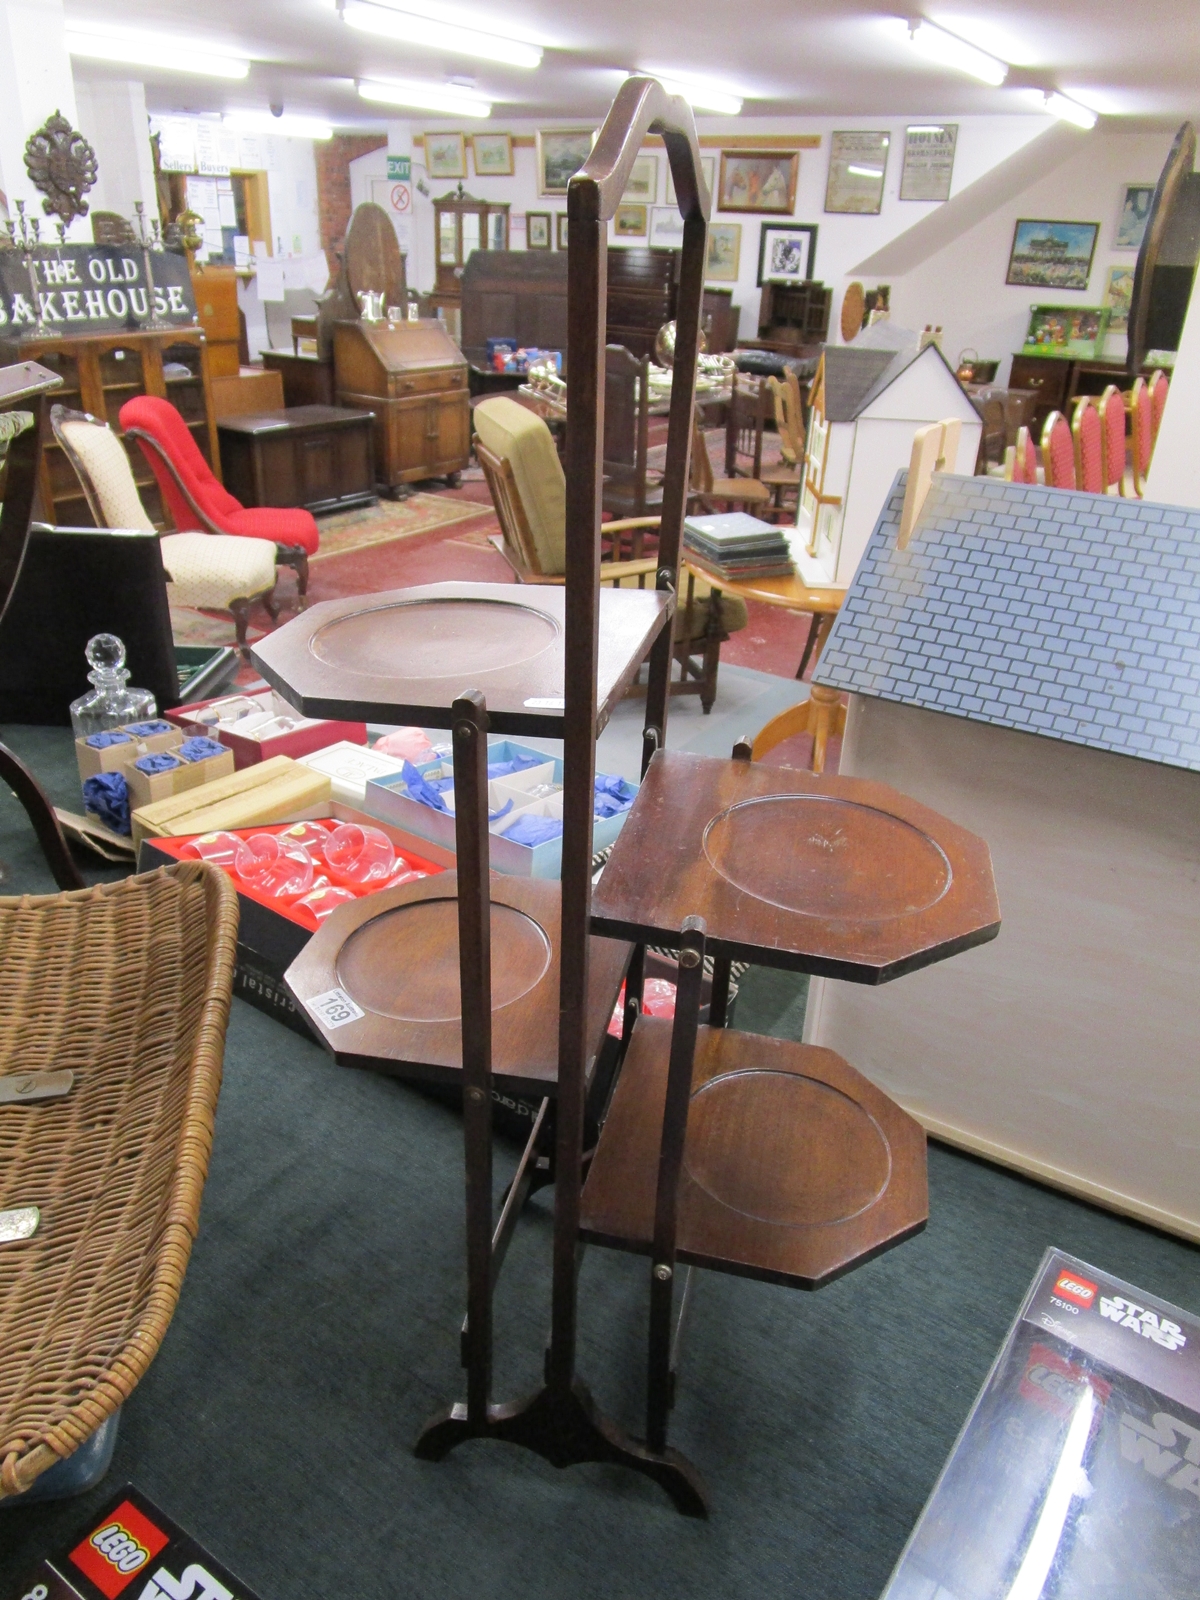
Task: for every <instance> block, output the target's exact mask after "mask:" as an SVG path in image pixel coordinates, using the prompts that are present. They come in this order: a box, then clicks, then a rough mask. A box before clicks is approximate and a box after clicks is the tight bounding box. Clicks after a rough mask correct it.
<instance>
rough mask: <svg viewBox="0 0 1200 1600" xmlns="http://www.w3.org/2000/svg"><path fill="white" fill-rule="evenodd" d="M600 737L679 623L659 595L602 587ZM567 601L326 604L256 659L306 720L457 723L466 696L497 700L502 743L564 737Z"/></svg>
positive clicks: (384, 599) (538, 592) (430, 591)
mask: <svg viewBox="0 0 1200 1600" xmlns="http://www.w3.org/2000/svg"><path fill="white" fill-rule="evenodd" d="M599 599H600V615H599V658H598V663H597V689H596V714H597V723H598V726H599V727H603V725H604V723H605V722H606V721H607V720H608V714H609V711H610V710H611V708H612V706H613V705H614V704H615V703H616V702H617V700H619V699H620V698H621V696H622V695H623V694H624V693H625V690H626V689H627V688H628V687H629V685H630V683H632V681H633V678H634V676H635V674H636V673H637V669H638V667H639V666H640V665H641V664H642V662H643V661H644V660H645V657H646V654H647V652H648V650H649V648H650V645H651V644H652V643H653V641H654V639H655V637H656V636H657V634H658V633H659V631H660V629H661V628H662V627H663V625H664V623H665V622H666V621H667V619H668V618H669V616H670V614H671V609H672V606H673V603H674V601H673V596H672V595H670V594H669V593H667V592H665V591H663V592H660V591H657V590H654V589H601V590H600V595H599ZM565 606H566V591H565V590H564V589H561V588H555V587H543V586H537V587H532V586H529V585H518V584H512V583H431V584H425V585H423V586H421V587H420V588H414V589H392V590H388V591H386V592H384V593H382V594H372V595H362V596H359V597H357V598H354V599H349V600H326V601H324V602H322V603H321V604H319V605H315V606H312V607H310V608H309V609H308V610H307V611H303V612H301V614H300V615H299V616H298V617H293V619H292V620H291V621H290V622H289V623H287V624H286V625H285V626H284V627H282V628H279V629H277V630H276V632H274V633H271V634H268V635H267V637H266V638H265V639H260V640H259V641H258V643H257V644H256V645H255V646H254V649H253V651H252V656H253V659H254V663H255V665H256V666H257V667H258V669H259V671H260V672H261V673H262V675H263V677H264V678H266V680H267V682H268V683H269V684H271V685H272V687H274V688H276V689H278V690H279V692H280V694H282V695H284V696H285V697H286V698H287V699H288V700H289V701H291V703H292V704H293V705H294V706H296V707H297V708H298V709H299V710H300V711H302V712H303V713H304V715H305V716H310V717H355V718H360V719H363V720H365V721H368V722H417V723H422V724H424V725H426V726H429V727H446V726H448V725H449V713H450V705H451V702H452V701H453V700H454V698H455V696H456V695H457V694H459V693H460V692H461V691H463V690H465V689H478V690H480V691H481V692H482V693H483V695H484V696H485V697H486V700H487V710H488V723H489V726H490V728H491V729H492V731H493V732H495V733H510V734H541V735H544V736H547V737H550V738H561V737H562V734H563V721H564V715H563V709H564V689H563V681H564V670H565V658H566V633H565V626H564V623H565Z"/></svg>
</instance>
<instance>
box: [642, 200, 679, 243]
mask: <svg viewBox="0 0 1200 1600" xmlns="http://www.w3.org/2000/svg"><path fill="white" fill-rule="evenodd" d="M650 248H651V249H652V250H654V249H656V248H657V249H660V250H682V249H683V218H682V217H681V216H680V215H679V212H678V210H677V209H676V207H675V206H655V207H654V208H653V210H652V211H651V212H650Z"/></svg>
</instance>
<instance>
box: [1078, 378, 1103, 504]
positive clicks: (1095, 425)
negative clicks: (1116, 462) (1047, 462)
mask: <svg viewBox="0 0 1200 1600" xmlns="http://www.w3.org/2000/svg"><path fill="white" fill-rule="evenodd" d="M1071 432H1072V434H1073V435H1074V440H1075V484H1076V487H1077V488H1079V489H1083V490H1086V492H1087V493H1088V494H1103V493H1104V429H1103V426H1102V424H1101V421H1100V413H1099V411H1097V409H1096V402H1095V401H1094V400H1093V399H1092V397H1091V395H1089V394H1084V395H1080V397H1079V399H1078V400H1077V401H1076V402H1075V418H1074V421H1073V422H1072V424H1071Z"/></svg>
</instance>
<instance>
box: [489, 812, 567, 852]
mask: <svg viewBox="0 0 1200 1600" xmlns="http://www.w3.org/2000/svg"><path fill="white" fill-rule="evenodd" d="M562 831H563V825H562V823H561V822H559V821H558V820H557V818H555V817H518V818H517V820H516V821H515V822H514V823H513V825H512V827H511V828H509V829H507V830H506V832H505V835H504V837H505V838H506V839H511V840H512V842H513V843H514V844H523V845H528V846H529V847H530V848H532V847H533V846H534V845H538V844H546V843H547V841H548V840H550V839H560V838H561V837H562Z"/></svg>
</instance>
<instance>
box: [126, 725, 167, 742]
mask: <svg viewBox="0 0 1200 1600" xmlns="http://www.w3.org/2000/svg"><path fill="white" fill-rule="evenodd" d="M125 730H126V732H127V733H131V734H133V736H134V738H135V739H153V738H154V736H155V735H156V734H159V733H170V732H171V724H170V723H169V722H127V723H126V724H125Z"/></svg>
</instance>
